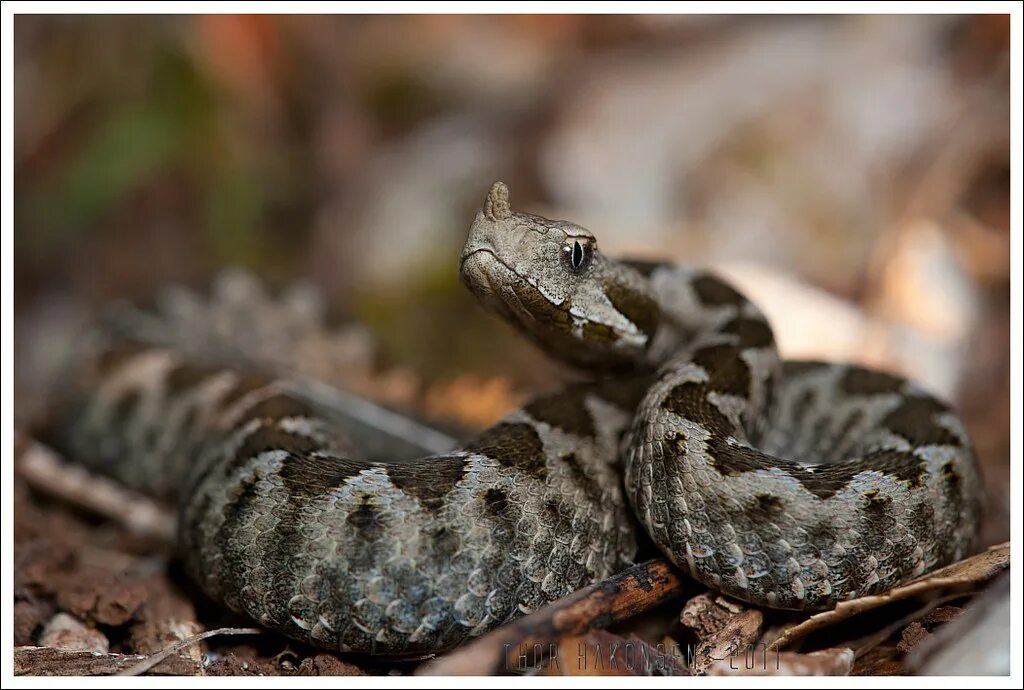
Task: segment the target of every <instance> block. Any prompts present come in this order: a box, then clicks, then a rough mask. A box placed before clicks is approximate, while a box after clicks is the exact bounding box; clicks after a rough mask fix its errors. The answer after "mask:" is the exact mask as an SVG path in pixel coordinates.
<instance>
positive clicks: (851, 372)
mask: <svg viewBox="0 0 1024 690" xmlns="http://www.w3.org/2000/svg"><path fill="white" fill-rule="evenodd" d="M903 383H904V381H903V379H901V378H899V377H897V376H893V375H892V374H886V373H884V372H881V371H873V370H871V369H862V368H860V367H850V368H848V369H847V370H846V372H845V373H844V374H843V376H842V378H841V379H840V380H839V387H840V388H841V389H842V390H843V392H845V393H849V394H850V395H878V394H879V393H898V392H899V391H900V389H901V388H902V387H903Z"/></svg>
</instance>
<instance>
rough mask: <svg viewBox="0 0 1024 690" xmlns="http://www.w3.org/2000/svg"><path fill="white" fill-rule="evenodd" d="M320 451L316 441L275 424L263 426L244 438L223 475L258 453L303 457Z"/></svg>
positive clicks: (319, 445)
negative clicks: (271, 452)
mask: <svg viewBox="0 0 1024 690" xmlns="http://www.w3.org/2000/svg"><path fill="white" fill-rule="evenodd" d="M321 449H323V444H322V443H321V442H320V441H318V440H316V439H313V438H310V437H309V436H304V435H302V434H294V433H291V432H289V431H285V430H284V429H282V428H281V427H280V426H278V425H277V424H276V423H268V424H263V425H262V426H260V427H259V428H258V429H256V430H255V431H253V432H252V433H251V434H249V435H248V436H246V437H245V440H244V441H242V445H241V446H239V448H238V450H237V451H236V452H235V457H234V458H233V459H232V460H231V462H230V463H229V464H228V466H227V467H226V468H225V472H224V473H225V475H229V474H231V473H232V472H233V471H234V470H235V469H237V468H238V467H240V466H242V465H244V464H246V463H248V462H249V460H251V459H252V458H254V457H256V456H257V455H259V454H260V453H266V452H268V451H271V450H283V451H286V452H288V453H289V454H294V455H304V454H309V453H312V452H313V451H315V450H321Z"/></svg>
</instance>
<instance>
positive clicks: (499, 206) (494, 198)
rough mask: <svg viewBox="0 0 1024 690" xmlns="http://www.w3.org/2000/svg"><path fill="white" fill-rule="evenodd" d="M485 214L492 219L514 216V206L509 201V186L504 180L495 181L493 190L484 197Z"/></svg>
mask: <svg viewBox="0 0 1024 690" xmlns="http://www.w3.org/2000/svg"><path fill="white" fill-rule="evenodd" d="M484 215H485V216H487V217H488V218H490V219H491V220H507V219H509V218H511V217H512V207H511V206H510V205H509V203H508V186H507V185H506V184H505V183H504V182H495V183H494V184H492V185H491V191H489V192H487V198H486V199H484Z"/></svg>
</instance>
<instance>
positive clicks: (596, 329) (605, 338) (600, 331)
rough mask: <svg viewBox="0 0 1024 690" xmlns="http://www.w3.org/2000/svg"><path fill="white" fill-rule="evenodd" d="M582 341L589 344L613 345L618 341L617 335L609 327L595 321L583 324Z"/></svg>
mask: <svg viewBox="0 0 1024 690" xmlns="http://www.w3.org/2000/svg"><path fill="white" fill-rule="evenodd" d="M583 339H584V340H586V341H587V342H591V343H605V344H609V343H614V342H616V341H618V340H619V334H618V333H616V332H615V329H614V328H612V327H611V326H606V325H604V324H603V323H598V322H596V321H584V322H583Z"/></svg>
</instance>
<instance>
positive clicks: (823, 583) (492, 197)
mask: <svg viewBox="0 0 1024 690" xmlns="http://www.w3.org/2000/svg"><path fill="white" fill-rule="evenodd" d="M459 276H460V279H461V282H462V283H463V284H464V285H465V286H466V287H468V288H469V290H470V291H471V292H472V293H473V294H474V295H475V296H476V297H477V298H478V301H479V302H480V303H481V304H482V305H483V306H484V307H485V308H486V309H488V310H490V311H491V312H493V313H495V314H497V315H498V316H499V317H501V318H502V319H504V320H505V321H507V322H508V323H511V324H512V325H513V326H515V328H516V329H517V330H518V331H519V332H520V333H522V334H523V335H524V336H525V337H526V338H528V339H529V340H531V341H533V342H534V343H535V344H536V345H538V346H540V348H542V349H543V351H544V352H546V353H547V354H548V355H549V356H550V357H552V358H553V359H555V360H556V361H558V362H561V363H563V364H566V365H568V366H569V367H571V368H573V369H575V370H578V371H580V372H585V375H583V376H580V377H577V378H576V379H574V380H572V381H570V382H569V383H568V384H566V385H564V386H563V387H562V388H559V389H557V390H554V391H549V392H544V393H541V394H539V395H537V396H535V397H534V398H532V399H531V400H529V401H528V402H527V403H526V404H525V405H523V406H522V407H521V408H519V409H517V410H515V411H513V412H511V413H510V414H508V415H507V416H505V417H504V418H502V419H501V420H500V421H498V422H497V423H496V424H494V425H493V426H491V427H489V428H487V429H485V430H483V431H482V432H480V433H479V434H478V435H476V436H475V437H473V438H471V439H469V440H468V441H466V442H465V443H464V444H463V445H462V446H461V447H460V448H458V449H456V450H452V451H447V452H443V453H438V454H434V455H432V456H429V457H424V458H421V459H418V460H414V461H408V460H402V459H393V460H388V459H385V460H380V459H367V458H365V457H364V456H362V455H360V453H359V450H358V449H357V448H355V447H354V445H353V444H352V442H351V441H350V438H349V435H348V434H347V433H346V430H345V429H344V428H343V427H342V425H339V424H338V423H337V422H336V421H334V420H332V419H331V416H330V415H328V414H326V413H325V412H324V411H323V410H322V409H320V408H319V407H318V406H317V405H316V404H314V403H313V402H311V401H310V399H309V398H308V396H304V395H303V390H302V388H303V387H302V384H301V382H296V381H295V380H293V379H290V378H289V377H288V376H287V375H279V374H277V373H272V372H268V371H265V370H262V369H260V368H259V367H253V366H248V364H251V362H249V363H248V364H247V363H246V362H245V361H244V360H246V359H250V360H251V359H253V358H252V357H248V358H247V357H245V356H244V353H243V354H242V355H238V354H237V353H236V355H237V356H234V357H232V356H227V357H225V356H216V357H215V356H210V357H207V358H206V359H204V358H203V356H202V354H201V351H202V349H203V347H202V346H198V347H192V348H191V349H190V348H189V347H185V346H184V345H183V343H182V342H181V341H183V340H184V339H185V338H184V337H183V336H181V335H180V334H179V335H175V333H176V332H177V331H178V330H179V329H178V328H170V329H166V328H165V331H170V335H167V334H166V333H165V334H164V336H162V337H155V336H153V335H152V333H150V334H149V335H148V336H147V335H146V333H144V332H143V333H140V332H135V333H131V334H130V335H129V334H127V333H126V332H125V331H127V330H128V329H124V328H122V329H120V331H118V329H117V328H112V327H111V328H107V329H106V331H102V329H100V330H101V331H102V332H103V333H104V334H103V336H102V337H94V338H93V339H92V340H83V341H82V343H81V345H80V347H79V350H80V353H79V356H78V357H76V362H75V364H74V366H73V367H72V368H71V370H70V372H69V374H68V375H67V376H66V377H63V379H62V387H63V389H64V394H63V396H62V401H61V403H60V404H59V405H57V406H56V409H57V412H55V414H54V417H53V420H54V421H53V427H54V428H55V429H56V432H55V435H54V438H55V441H54V443H56V444H59V447H60V448H61V449H62V450H64V452H66V453H68V454H69V455H70V457H73V458H74V459H76V460H77V461H80V462H83V463H85V464H86V465H88V466H90V467H92V468H94V469H96V470H98V471H101V472H104V473H106V474H109V475H111V476H113V477H115V478H116V479H118V480H119V481H121V482H123V483H124V484H126V485H127V486H129V487H131V488H135V489H138V490H140V491H144V492H146V493H148V494H151V495H153V496H155V497H159V498H163V499H167V500H172V501H176V502H177V505H178V535H179V537H178V542H179V545H178V546H179V552H180V555H181V559H182V561H183V563H184V566H185V570H186V571H187V573H188V574H189V575H190V576H191V578H192V579H194V581H195V582H197V583H198V584H199V585H200V587H201V588H202V590H204V591H205V593H206V594H208V595H209V596H210V597H211V598H212V599H214V600H215V601H217V602H220V603H221V604H223V605H224V606H226V607H227V608H229V609H232V610H233V611H235V612H238V613H240V614H243V615H244V616H247V617H249V618H251V619H252V620H253V621H255V622H257V623H259V624H260V625H262V626H264V627H266V628H269V629H272V630H275V631H278V632H280V633H282V634H284V635H286V636H288V637H290V638H293V639H295V640H299V641H301V642H303V643H308V644H310V645H313V646H315V647H319V648H325V649H329V650H334V651H340V652H353V653H361V654H380V655H392V656H403V655H416V654H421V655H422V654H432V653H436V652H439V651H443V650H446V649H450V648H452V647H454V646H456V645H458V644H460V643H462V642H464V641H466V640H467V639H469V638H472V637H475V636H479V635H481V634H483V633H485V632H487V631H489V630H492V629H494V628H497V627H498V626H501V625H503V624H505V623H507V622H509V621H511V620H513V619H515V618H516V617H519V616H522V615H524V614H528V613H530V612H532V611H534V610H536V609H539V608H541V607H543V606H545V605H547V604H549V603H551V602H553V601H555V600H557V599H559V598H561V597H565V596H567V595H569V594H571V593H573V592H575V591H577V590H579V589H580V588H583V587H585V586H587V585H589V584H592V583H595V582H598V581H601V580H602V579H605V578H608V577H610V576H612V575H614V574H615V573H617V572H619V571H621V570H622V569H624V568H627V567H629V566H630V565H631V564H632V563H633V562H634V559H635V558H636V556H637V550H638V544H640V543H642V542H641V540H642V538H643V535H646V537H647V538H648V539H649V541H648V542H647V543H650V542H653V545H654V546H655V547H656V548H657V549H658V550H660V551H661V553H662V554H664V556H665V557H666V558H668V559H669V560H671V562H672V563H674V564H675V566H677V567H678V569H679V570H681V571H682V572H684V573H686V574H688V575H689V576H690V577H692V578H693V579H695V580H697V581H698V582H699V583H702V584H703V585H705V586H707V587H709V588H711V589H713V590H715V591H717V592H720V593H722V594H724V595H727V596H730V597H733V598H735V599H738V600H741V601H744V602H749V603H750V604H753V605H756V606H762V607H768V608H774V609H791V610H807V611H816V610H822V609H828V608H831V607H834V606H835V605H836V604H837V603H838V602H842V601H845V600H849V599H854V598H857V597H861V596H865V595H870V594H874V593H879V592H883V591H885V590H887V589H889V588H892V587H895V586H897V585H899V584H901V583H904V582H907V581H909V580H911V579H914V578H917V577H919V576H921V575H922V574H924V573H927V572H928V571H930V570H932V569H934V568H937V567H939V566H942V565H945V564H948V563H951V562H954V561H956V560H959V559H962V558H964V557H965V556H967V555H969V554H970V553H971V552H972V550H973V549H975V547H976V543H977V539H978V524H979V521H980V518H979V516H980V511H981V500H980V496H981V489H980V479H979V474H978V468H977V461H976V458H975V452H974V450H973V448H972V444H971V440H970V438H969V436H968V434H967V432H966V431H965V428H964V425H963V423H962V422H961V420H960V419H959V418H958V417H957V415H956V414H955V412H954V411H953V410H952V409H951V407H950V406H949V405H948V404H946V403H944V402H942V401H940V400H938V399H937V398H936V397H933V396H932V395H930V394H929V393H927V392H926V391H925V390H924V389H923V388H921V387H919V386H918V385H915V384H914V383H912V382H910V381H907V380H905V379H904V378H901V377H899V376H895V375H892V374H889V373H885V372H881V371H876V370H872V369H868V368H863V367H860V366H855V365H851V364H838V363H828V362H819V361H792V360H783V359H782V358H781V357H780V354H779V351H778V349H777V347H776V344H775V338H774V335H773V332H772V329H771V327H770V325H769V323H768V321H767V320H766V318H765V316H764V314H763V313H762V312H761V311H760V310H759V309H758V307H756V306H755V304H754V303H753V302H752V301H750V300H749V299H748V298H747V297H745V296H744V295H742V294H741V293H740V292H738V291H737V290H736V289H735V288H734V287H732V286H731V285H729V284H728V283H727V282H725V281H724V280H722V279H721V278H719V277H716V276H715V275H714V274H713V273H712V272H709V271H707V270H704V269H701V268H697V267H692V266H685V265H679V264H673V263H660V262H652V261H642V260H628V259H622V260H620V259H616V258H612V257H609V256H606V255H605V254H604V253H602V251H601V250H600V249H599V247H598V243H597V240H596V238H595V236H594V235H593V234H592V233H591V232H590V231H588V230H587V229H585V228H583V227H581V226H579V225H577V224H575V223H572V222H569V221H560V220H559V221H555V220H549V219H547V218H544V217H541V216H538V215H533V214H530V213H524V212H519V211H514V210H513V209H512V207H511V205H510V201H509V192H508V188H507V187H506V185H504V184H503V183H501V182H497V183H494V185H493V186H492V187H491V188H490V191H489V192H488V194H487V196H486V198H485V201H484V204H483V206H482V208H481V209H480V210H479V211H478V212H477V213H476V216H475V219H474V220H473V222H472V225H471V228H470V231H469V236H468V239H467V240H466V243H465V246H464V249H463V251H462V253H461V256H460V258H459ZM239 304H242V303H239ZM239 304H236V305H235V306H234V307H232V308H233V309H235V312H236V313H235V318H234V319H233V320H231V321H230V323H231V324H232V325H231V326H230V327H229V329H228V330H230V331H231V332H230V333H227V335H226V336H225V335H224V334H223V333H222V334H221V337H222V339H223V337H227V338H228V339H233V340H234V341H235V342H242V343H246V344H248V345H253V344H254V343H255V345H259V342H260V341H262V340H265V339H268V338H275V337H276V338H277V340H276V341H275V342H276V343H277V345H275V347H276V348H277V349H278V350H280V351H282V352H288V351H289V348H290V347H291V343H293V342H294V339H295V338H296V336H295V334H294V333H292V332H290V331H292V330H301V329H299V327H298V326H296V325H295V324H296V323H299V322H300V321H301V319H300V320H298V321H296V320H294V319H293V321H291V322H289V321H288V318H287V314H288V310H287V309H285V308H282V309H280V313H277V314H276V315H275V316H274V317H273V318H271V319H269V321H270V325H269V326H268V327H266V328H262V329H261V328H257V327H256V326H254V325H252V324H256V323H266V322H267V321H268V319H267V318H265V315H264V317H262V318H257V317H258V316H259V315H254V314H252V313H249V312H247V311H246V309H245V308H243V307H244V305H243V306H239ZM250 311H251V310H250ZM190 320H195V321H201V319H198V318H197V319H187V320H186V321H190ZM135 330H136V331H145V329H139V328H136V329H135ZM222 330H224V329H223V328H222ZM211 339H213V340H215V338H211ZM176 341H177V342H176ZM222 355H223V353H222ZM232 358H234V360H236V361H231V360H232Z"/></svg>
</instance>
